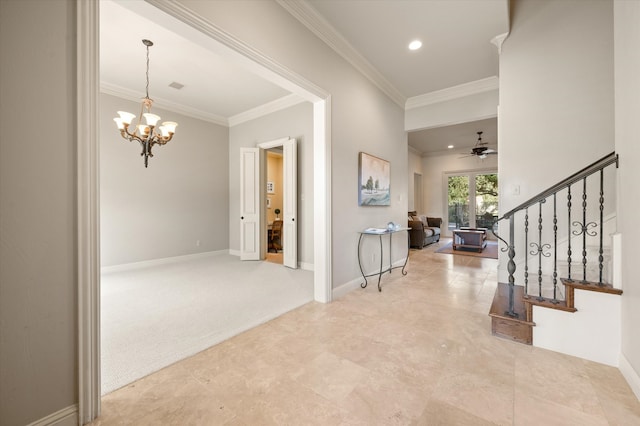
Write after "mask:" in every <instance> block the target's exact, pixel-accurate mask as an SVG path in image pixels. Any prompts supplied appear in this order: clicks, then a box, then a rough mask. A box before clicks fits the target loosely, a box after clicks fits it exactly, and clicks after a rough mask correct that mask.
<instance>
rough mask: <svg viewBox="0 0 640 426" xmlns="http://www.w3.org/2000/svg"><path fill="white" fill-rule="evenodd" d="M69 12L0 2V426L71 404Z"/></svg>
mask: <svg viewBox="0 0 640 426" xmlns="http://www.w3.org/2000/svg"><path fill="white" fill-rule="evenodd" d="M74 5H75V2H74V1H64V0H55V1H21V2H18V1H4V0H3V1H1V2H0V55H1V56H2V60H1V62H0V92H1V93H2V95H1V96H0V120H2V125H1V128H2V137H1V138H0V424H2V425H24V424H28V423H30V422H32V421H34V420H37V419H40V418H42V417H45V416H47V415H49V414H51V413H53V412H56V411H58V410H60V409H63V408H66V407H69V406H72V405H73V404H75V403H77V402H78V393H77V379H78V376H77V368H78V362H77V355H76V354H77V333H78V332H77V315H76V311H77V306H76V305H77V297H76V290H77V278H76V276H77V275H76V254H77V253H76V250H77V248H76V225H77V223H76V214H75V211H76V198H75V197H76V179H75V167H76V166H75V158H76V155H75V151H76V137H75V105H76V102H75V95H76V92H75V85H76V81H75V72H76V57H75V6H74ZM33 114H35V116H34V115H33Z"/></svg>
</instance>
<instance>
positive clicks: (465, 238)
mask: <svg viewBox="0 0 640 426" xmlns="http://www.w3.org/2000/svg"><path fill="white" fill-rule="evenodd" d="M486 246H487V230H486V229H473V228H469V229H454V230H453V249H454V250H458V248H469V249H474V250H478V252H482V250H483V249H484V248H485V247H486Z"/></svg>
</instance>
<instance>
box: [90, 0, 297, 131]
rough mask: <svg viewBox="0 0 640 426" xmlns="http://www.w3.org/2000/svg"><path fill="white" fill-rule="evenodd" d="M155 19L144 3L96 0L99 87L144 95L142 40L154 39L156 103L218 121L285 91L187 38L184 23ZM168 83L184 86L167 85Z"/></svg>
mask: <svg viewBox="0 0 640 426" xmlns="http://www.w3.org/2000/svg"><path fill="white" fill-rule="evenodd" d="M161 19H163V20H166V19H167V15H166V14H164V13H163V12H161V11H160V10H158V9H157V8H155V7H153V6H151V5H150V4H148V3H145V2H144V1H140V0H127V1H112V0H101V1H100V80H101V83H102V86H103V89H107V90H105V91H107V92H108V93H114V94H120V93H118V92H123V93H122V94H124V95H127V94H128V95H129V97H133V98H135V99H139V98H141V97H143V96H144V90H145V82H146V79H145V71H146V47H145V46H144V44H142V39H148V40H151V41H152V42H153V43H154V45H153V46H152V47H150V50H149V80H150V83H149V96H150V97H151V98H152V99H154V100H155V101H156V103H157V105H158V106H163V107H169V108H170V109H174V110H178V111H179V112H185V113H187V114H188V113H190V112H192V113H195V114H194V115H196V116H198V117H199V118H205V119H206V118H207V117H209V118H210V119H211V120H212V121H221V120H222V121H224V120H225V119H228V118H230V117H233V116H235V115H237V114H240V113H243V112H245V111H247V110H250V109H252V108H255V107H257V106H259V105H263V104H266V103H268V102H272V101H275V100H277V99H280V98H282V97H284V96H287V95H289V94H290V92H288V91H286V90H284V89H282V88H280V87H278V86H276V85H274V84H272V83H270V82H268V81H266V80H265V79H263V78H261V77H258V76H257V75H255V74H253V73H252V72H249V71H247V70H246V69H245V68H243V67H241V66H239V65H236V64H234V63H232V62H230V61H229V60H227V59H225V58H223V57H222V56H221V55H219V54H217V53H215V52H212V51H211V50H210V49H208V48H207V47H205V46H202V45H201V44H199V43H197V42H194V41H193V39H189V38H188V37H189V36H190V31H189V30H190V29H189V28H187V26H186V25H185V24H182V23H181V22H179V21H177V20H174V22H173V23H172V25H171V26H170V27H166V26H162V25H158V23H157V22H158V21H159V20H161ZM168 28H171V29H170V30H169V29H168ZM174 81H175V82H178V83H181V84H183V85H184V88H182V89H181V90H176V89H173V88H171V87H169V84H171V83H172V82H174ZM134 113H137V111H134ZM114 115H115V113H114Z"/></svg>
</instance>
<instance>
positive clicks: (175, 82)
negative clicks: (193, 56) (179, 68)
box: [169, 81, 184, 90]
mask: <svg viewBox="0 0 640 426" xmlns="http://www.w3.org/2000/svg"><path fill="white" fill-rule="evenodd" d="M169 87H173V88H174V89H178V90H180V89H182V88H183V87H184V84H181V83H178V82H177V81H174V82H173V83H171V84H170V85H169Z"/></svg>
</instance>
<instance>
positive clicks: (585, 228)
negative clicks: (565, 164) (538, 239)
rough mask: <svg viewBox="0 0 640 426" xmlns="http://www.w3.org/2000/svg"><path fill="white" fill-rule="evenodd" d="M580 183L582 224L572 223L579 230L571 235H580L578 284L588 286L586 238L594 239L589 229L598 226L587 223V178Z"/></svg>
mask: <svg viewBox="0 0 640 426" xmlns="http://www.w3.org/2000/svg"><path fill="white" fill-rule="evenodd" d="M594 173H595V172H594ZM582 182H583V183H582V223H580V222H578V221H577V220H576V221H573V223H572V225H573V226H577V227H579V228H580V229H579V230H577V231H573V232H572V234H573V235H575V236H579V235H582V280H580V283H581V284H589V281H587V236H590V237H595V236H596V235H598V233H597V232H595V231H589V228H593V227H597V226H598V224H597V223H595V222H588V223H587V178H586V177H585V178H584V179H582Z"/></svg>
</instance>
